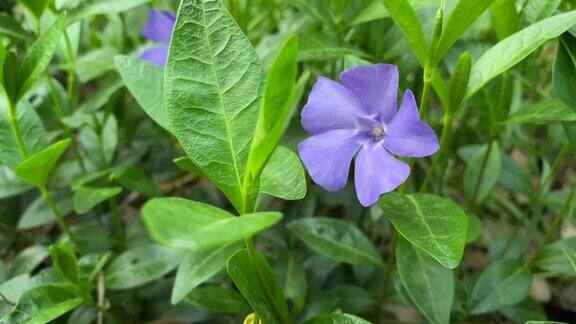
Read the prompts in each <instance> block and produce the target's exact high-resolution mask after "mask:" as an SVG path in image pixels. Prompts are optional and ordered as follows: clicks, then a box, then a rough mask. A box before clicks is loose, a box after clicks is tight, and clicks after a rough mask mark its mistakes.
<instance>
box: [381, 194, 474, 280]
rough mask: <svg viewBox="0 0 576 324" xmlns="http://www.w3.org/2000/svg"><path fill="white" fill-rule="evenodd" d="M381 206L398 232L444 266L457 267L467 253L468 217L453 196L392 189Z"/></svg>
mask: <svg viewBox="0 0 576 324" xmlns="http://www.w3.org/2000/svg"><path fill="white" fill-rule="evenodd" d="M380 207H381V208H382V212H383V213H384V216H385V217H387V218H388V219H389V220H390V222H392V225H394V227H395V228H396V230H397V231H398V233H400V234H401V235H402V236H404V237H405V238H406V239H407V240H408V241H410V243H412V244H414V245H416V246H417V247H419V248H420V249H422V250H424V251H425V252H426V253H428V254H430V255H431V256H432V257H434V259H436V260H438V262H440V263H441V264H442V265H443V266H445V267H447V268H450V269H453V268H456V267H457V266H458V263H460V259H462V255H463V254H464V244H465V241H466V233H467V226H468V219H467V217H466V214H465V213H464V211H463V210H462V209H461V208H460V207H459V206H458V205H456V204H455V203H454V202H452V201H451V200H449V199H446V198H442V197H438V196H435V195H431V194H412V195H404V194H400V193H389V194H386V195H384V196H382V198H381V199H380Z"/></svg>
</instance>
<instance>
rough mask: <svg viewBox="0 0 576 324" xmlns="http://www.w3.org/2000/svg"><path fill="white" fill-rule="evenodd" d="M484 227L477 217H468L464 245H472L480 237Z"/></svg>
mask: <svg viewBox="0 0 576 324" xmlns="http://www.w3.org/2000/svg"><path fill="white" fill-rule="evenodd" d="M483 229H484V225H483V224H482V220H480V218H478V216H475V215H470V217H468V231H467V232H466V243H472V242H474V241H476V240H477V239H478V238H479V237H480V236H482V233H483Z"/></svg>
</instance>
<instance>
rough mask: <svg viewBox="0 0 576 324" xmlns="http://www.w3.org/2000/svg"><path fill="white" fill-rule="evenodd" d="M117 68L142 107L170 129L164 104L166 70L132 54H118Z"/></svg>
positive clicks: (164, 126) (166, 128)
mask: <svg viewBox="0 0 576 324" xmlns="http://www.w3.org/2000/svg"><path fill="white" fill-rule="evenodd" d="M115 62H116V68H117V69H118V72H119V73H120V75H121V76H122V80H123V81H124V83H125V84H126V87H128V90H130V93H132V95H133V96H134V99H136V101H137V102H138V104H139V105H140V107H142V109H144V111H145V112H146V113H147V114H148V116H150V118H152V119H153V120H154V121H155V122H156V123H157V124H158V125H160V126H162V128H164V129H165V130H167V131H169V132H171V131H170V124H169V123H168V116H167V115H166V108H165V106H164V95H163V93H162V89H163V88H164V75H163V74H164V71H163V70H162V69H160V68H159V67H157V66H155V65H153V64H151V63H148V62H147V61H145V60H142V59H140V58H136V57H132V56H116V58H115Z"/></svg>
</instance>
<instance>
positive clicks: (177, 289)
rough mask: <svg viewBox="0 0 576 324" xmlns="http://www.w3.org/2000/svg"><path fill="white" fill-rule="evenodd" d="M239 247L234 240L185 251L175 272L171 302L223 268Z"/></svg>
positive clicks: (184, 295)
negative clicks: (197, 249)
mask: <svg viewBox="0 0 576 324" xmlns="http://www.w3.org/2000/svg"><path fill="white" fill-rule="evenodd" d="M240 247H241V245H240V244H239V243H238V242H234V243H231V244H228V245H223V246H220V247H217V248H215V249H210V250H206V251H188V252H186V254H185V255H184V259H183V260H182V262H181V263H180V266H178V272H176V280H175V281H174V288H172V297H171V300H172V304H177V303H179V302H180V301H181V300H182V299H184V298H185V297H186V296H187V295H188V293H190V291H192V290H193V289H196V287H198V286H199V285H200V284H201V283H203V282H204V281H206V280H208V279H210V278H211V277H212V276H214V275H215V274H217V273H218V272H220V270H222V269H224V266H225V265H226V261H227V260H228V258H230V256H231V255H232V254H233V253H234V252H236V251H238V250H239V249H240Z"/></svg>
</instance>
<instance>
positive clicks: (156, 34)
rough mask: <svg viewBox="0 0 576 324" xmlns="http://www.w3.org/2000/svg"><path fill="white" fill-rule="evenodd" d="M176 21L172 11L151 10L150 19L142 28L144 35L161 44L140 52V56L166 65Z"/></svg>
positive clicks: (153, 62)
mask: <svg viewBox="0 0 576 324" xmlns="http://www.w3.org/2000/svg"><path fill="white" fill-rule="evenodd" d="M175 22H176V17H175V16H174V15H173V14H172V13H170V12H167V11H158V10H156V9H152V10H150V13H149V14H148V21H147V22H146V25H144V27H143V28H142V35H144V37H145V38H146V39H149V40H151V41H153V42H156V43H160V46H155V47H152V48H150V49H148V50H146V51H144V52H143V53H142V54H140V58H143V59H145V60H146V61H148V62H150V63H152V64H156V65H158V66H161V67H164V66H165V65H166V57H167V56H168V44H169V43H170V37H172V30H173V29H174V23H175Z"/></svg>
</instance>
